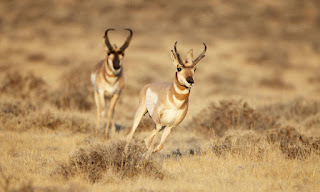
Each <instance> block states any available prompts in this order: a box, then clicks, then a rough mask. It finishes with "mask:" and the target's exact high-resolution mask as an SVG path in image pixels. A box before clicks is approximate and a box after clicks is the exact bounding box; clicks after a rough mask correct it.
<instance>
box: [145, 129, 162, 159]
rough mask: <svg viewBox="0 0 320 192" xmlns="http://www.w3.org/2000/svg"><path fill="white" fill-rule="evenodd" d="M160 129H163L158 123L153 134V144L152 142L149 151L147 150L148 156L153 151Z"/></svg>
mask: <svg viewBox="0 0 320 192" xmlns="http://www.w3.org/2000/svg"><path fill="white" fill-rule="evenodd" d="M160 130H161V124H157V125H156V130H155V133H154V135H153V136H152V139H151V144H150V147H149V149H148V152H147V157H149V156H150V155H151V154H152V153H153V148H154V144H155V141H156V139H157V134H158V133H159V131H160Z"/></svg>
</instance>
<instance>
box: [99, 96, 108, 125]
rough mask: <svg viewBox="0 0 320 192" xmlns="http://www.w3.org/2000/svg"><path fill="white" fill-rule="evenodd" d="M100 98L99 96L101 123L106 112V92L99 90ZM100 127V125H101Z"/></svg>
mask: <svg viewBox="0 0 320 192" xmlns="http://www.w3.org/2000/svg"><path fill="white" fill-rule="evenodd" d="M98 98H99V103H100V105H99V108H100V117H99V125H100V124H101V122H104V121H103V119H104V118H105V115H106V112H105V108H106V102H105V100H104V92H98ZM99 128H100V127H99Z"/></svg>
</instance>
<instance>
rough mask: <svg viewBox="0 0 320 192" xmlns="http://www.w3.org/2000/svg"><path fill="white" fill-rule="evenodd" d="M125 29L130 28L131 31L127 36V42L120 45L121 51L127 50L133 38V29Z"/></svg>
mask: <svg viewBox="0 0 320 192" xmlns="http://www.w3.org/2000/svg"><path fill="white" fill-rule="evenodd" d="M125 30H128V31H129V32H130V34H129V36H128V37H127V40H126V42H124V44H123V45H122V46H121V47H120V51H121V52H123V51H124V50H126V48H127V47H128V46H129V44H130V41H131V39H132V34H133V32H132V30H131V29H125Z"/></svg>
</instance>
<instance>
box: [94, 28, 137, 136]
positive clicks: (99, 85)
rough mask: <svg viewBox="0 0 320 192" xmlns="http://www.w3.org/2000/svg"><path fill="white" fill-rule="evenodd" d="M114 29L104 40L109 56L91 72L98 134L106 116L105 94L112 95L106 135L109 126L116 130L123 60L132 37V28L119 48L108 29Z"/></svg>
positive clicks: (122, 79)
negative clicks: (115, 122) (109, 36)
mask: <svg viewBox="0 0 320 192" xmlns="http://www.w3.org/2000/svg"><path fill="white" fill-rule="evenodd" d="M111 30H114V29H107V30H106V32H105V34H104V42H105V45H106V48H107V56H106V58H105V59H104V60H102V61H100V62H99V63H98V64H97V65H96V66H95V68H94V70H93V72H92V73H91V82H92V84H93V86H94V99H95V103H96V105H97V124H96V131H95V132H96V134H97V131H98V129H99V128H100V123H101V117H102V119H103V118H104V117H105V98H104V97H105V96H108V97H111V100H110V107H109V111H108V118H107V124H106V127H105V135H106V136H108V131H109V126H110V124H111V126H112V131H113V132H115V125H114V121H113V113H114V108H115V105H116V102H117V100H118V98H119V96H120V93H121V90H122V88H123V86H124V76H123V71H122V62H123V58H124V51H125V50H126V48H127V47H128V46H129V43H130V41H131V38H132V34H133V33H132V30H131V29H126V30H128V31H129V32H130V34H129V36H128V37H127V39H126V41H125V43H124V44H123V45H122V46H121V47H120V48H117V47H116V45H114V46H112V45H111V44H110V41H109V38H108V31H111Z"/></svg>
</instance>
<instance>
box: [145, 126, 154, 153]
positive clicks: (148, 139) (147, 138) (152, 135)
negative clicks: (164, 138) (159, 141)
mask: <svg viewBox="0 0 320 192" xmlns="http://www.w3.org/2000/svg"><path fill="white" fill-rule="evenodd" d="M156 133H157V130H156V129H154V130H153V131H152V133H151V134H150V135H149V136H148V137H146V138H145V139H144V143H145V144H146V147H147V149H149V148H150V142H151V140H152V139H153V137H154V136H155V135H156Z"/></svg>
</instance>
